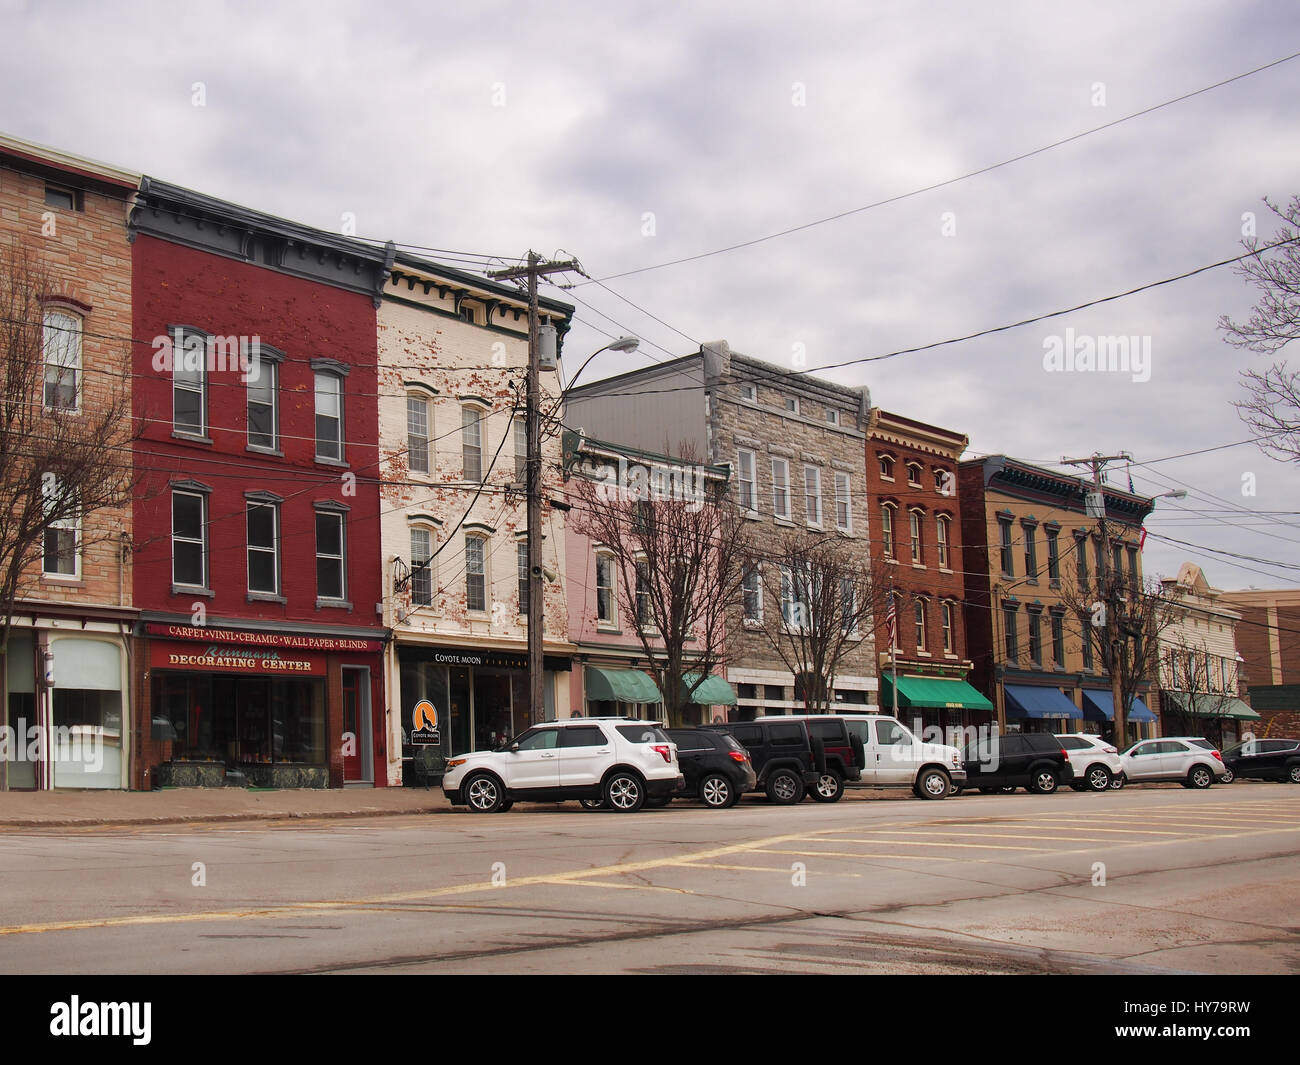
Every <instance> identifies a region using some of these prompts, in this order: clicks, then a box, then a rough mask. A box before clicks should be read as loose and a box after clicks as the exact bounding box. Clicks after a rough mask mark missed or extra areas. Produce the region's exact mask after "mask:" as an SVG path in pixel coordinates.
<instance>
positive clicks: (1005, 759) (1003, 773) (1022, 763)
mask: <svg viewBox="0 0 1300 1065" xmlns="http://www.w3.org/2000/svg"><path fill="white" fill-rule="evenodd" d="M963 755H964V758H965V762H966V785H965V786H966V787H967V788H979V789H980V791H982V792H983V793H984V794H985V795H991V794H993V793H994V792H995V791H1014V790H1015V789H1016V788H1024V789H1025V790H1026V791H1029V792H1034V793H1036V794H1039V795H1050V794H1051V793H1052V792H1054V791H1055V790H1056V789H1057V788H1058V787H1059V786H1060V785H1061V784H1068V783H1070V781H1072V780H1073V779H1074V769H1073V767H1072V766H1071V765H1070V758H1069V756H1068V755H1067V754H1066V753H1065V751H1064V750H1062V749H1061V744H1060V741H1059V740H1057V738H1056V737H1055V736H1053V735H1051V734H1049V733H1046V732H1013V733H1009V734H1007V735H1003V736H994V737H992V738H991V739H987V740H980V741H979V742H978V743H972V744H971V745H970V746H969V747H967V748H966V750H965V751H964V752H963Z"/></svg>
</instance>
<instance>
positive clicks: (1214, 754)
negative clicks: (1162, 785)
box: [1120, 736, 1226, 788]
mask: <svg viewBox="0 0 1300 1065" xmlns="http://www.w3.org/2000/svg"><path fill="white" fill-rule="evenodd" d="M1120 761H1121V762H1123V764H1124V776H1125V777H1126V778H1127V779H1128V782H1129V783H1130V784H1148V783H1152V782H1154V781H1159V780H1176V781H1178V782H1179V783H1181V784H1182V785H1183V787H1185V788H1208V787H1209V786H1210V785H1211V784H1213V783H1214V782H1215V781H1216V780H1218V779H1220V778H1221V777H1222V776H1223V775H1224V773H1225V771H1226V767H1225V766H1224V764H1223V755H1221V754H1220V753H1219V750H1218V748H1217V747H1215V746H1214V744H1212V743H1211V742H1210V741H1209V740H1207V739H1202V738H1201V737H1200V736H1161V737H1160V739H1158V740H1139V741H1138V742H1137V743H1135V744H1133V746H1132V747H1130V748H1129V749H1128V750H1126V751H1125V752H1124V753H1123V754H1121V755H1120Z"/></svg>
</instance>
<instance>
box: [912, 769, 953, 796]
mask: <svg viewBox="0 0 1300 1065" xmlns="http://www.w3.org/2000/svg"><path fill="white" fill-rule="evenodd" d="M916 786H917V789H918V790H919V791H920V793H921V798H923V799H946V798H947V797H948V788H949V787H950V786H951V781H949V779H948V774H947V773H945V772H944V771H943V770H942V769H927V770H926V771H925V772H924V773H922V774H921V776H920V778H919V779H918V780H917V782H916Z"/></svg>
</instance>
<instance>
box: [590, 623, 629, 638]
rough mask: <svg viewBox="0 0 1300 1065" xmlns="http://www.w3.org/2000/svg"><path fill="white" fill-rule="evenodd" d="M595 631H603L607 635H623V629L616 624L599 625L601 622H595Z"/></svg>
mask: <svg viewBox="0 0 1300 1065" xmlns="http://www.w3.org/2000/svg"><path fill="white" fill-rule="evenodd" d="M596 631H597V632H603V633H605V634H606V635H608V636H622V635H623V630H622V629H620V628H619V627H618V626H617V625H601V624H597V625H596Z"/></svg>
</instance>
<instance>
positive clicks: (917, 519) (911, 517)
mask: <svg viewBox="0 0 1300 1065" xmlns="http://www.w3.org/2000/svg"><path fill="white" fill-rule="evenodd" d="M923 517H924V511H922V510H920V509H919V508H918V507H911V508H909V509H908V511H907V542H908V550H909V551H910V552H911V554H912V565H914V566H924V565H925V539H924V537H923V536H922V535H921V529H922V518H923Z"/></svg>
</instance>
